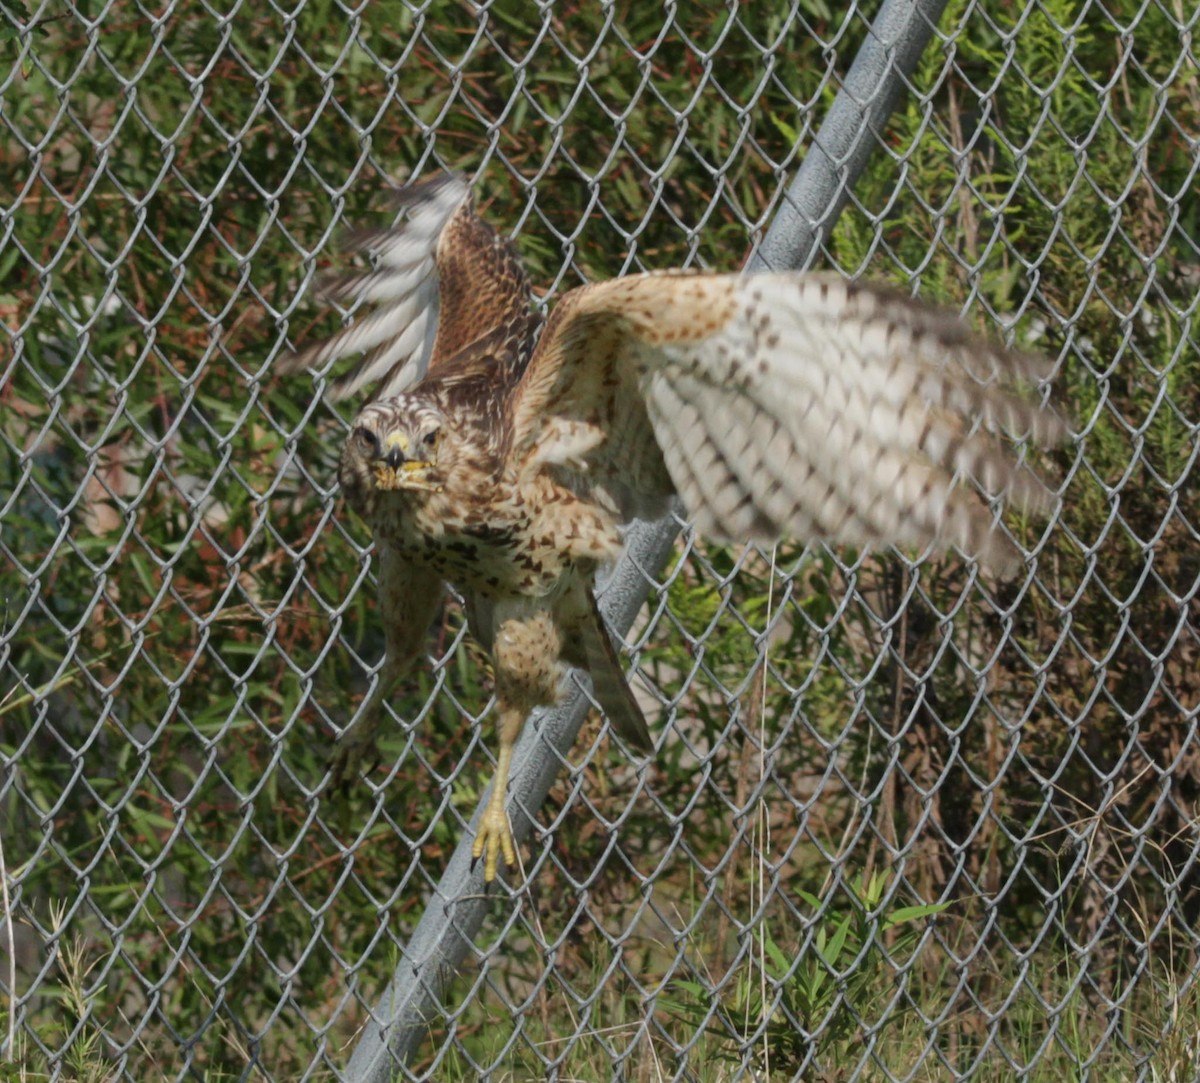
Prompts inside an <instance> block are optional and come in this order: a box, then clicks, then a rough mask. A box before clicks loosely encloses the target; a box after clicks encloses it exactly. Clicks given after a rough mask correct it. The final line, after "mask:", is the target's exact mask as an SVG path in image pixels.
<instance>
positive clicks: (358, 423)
mask: <svg viewBox="0 0 1200 1083" xmlns="http://www.w3.org/2000/svg"><path fill="white" fill-rule="evenodd" d="M445 423H446V419H445V417H444V416H443V415H442V412H441V411H440V410H439V409H438V408H437V407H436V406H434V405H433V404H432V403H430V402H429V401H428V400H426V399H422V398H418V397H417V396H414V395H397V396H396V397H395V398H392V399H386V400H385V401H383V402H375V403H372V404H371V405H370V406H368V407H366V408H365V409H364V410H363V411H362V412H361V413H359V415H358V417H356V418H355V419H354V425H353V427H352V428H351V430H350V436H349V438H348V439H347V440H346V445H345V447H344V448H343V449H342V465H341V469H340V470H339V471H338V479H339V480H340V481H341V483H342V488H343V489H344V490H345V492H346V495H347V496H348V497H350V499H351V501H352V502H356V498H359V499H361V500H366V501H368V502H369V496H370V495H373V494H374V493H377V492H379V491H381V490H382V491H394V490H401V491H408V492H434V493H436V492H440V491H441V489H442V487H443V485H444V484H445V477H446V467H447V466H448V465H449V464H448V463H447V462H446V458H447V456H446V447H445V442H444V440H443V436H444V435H445V432H446V430H445Z"/></svg>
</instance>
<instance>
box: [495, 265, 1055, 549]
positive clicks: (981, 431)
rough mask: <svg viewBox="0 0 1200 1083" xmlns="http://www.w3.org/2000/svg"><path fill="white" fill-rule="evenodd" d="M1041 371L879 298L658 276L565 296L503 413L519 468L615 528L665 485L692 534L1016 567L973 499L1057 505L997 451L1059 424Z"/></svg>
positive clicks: (1044, 438)
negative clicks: (605, 509)
mask: <svg viewBox="0 0 1200 1083" xmlns="http://www.w3.org/2000/svg"><path fill="white" fill-rule="evenodd" d="M1043 372H1044V365H1043V363H1042V362H1041V361H1040V360H1039V359H1036V358H1032V357H1030V356H1028V355H1025V354H1019V353H1016V352H1013V351H1009V350H1005V349H1003V348H1002V347H999V346H996V345H995V344H993V343H990V342H988V341H987V340H985V339H983V338H981V337H978V336H975V335H972V334H970V333H969V332H968V331H967V330H966V329H965V328H964V326H963V325H962V323H961V322H960V321H959V320H957V319H956V318H954V317H953V316H950V315H948V314H946V313H943V312H940V311H938V310H936V309H933V308H930V307H928V306H926V305H923V304H920V303H917V302H915V301H913V300H911V299H910V298H907V297H903V296H900V295H898V294H896V293H894V292H892V291H890V290H886V289H881V288H876V287H872V286H866V285H857V284H853V283H848V282H845V281H843V280H841V279H839V278H836V277H833V276H826V275H814V274H771V275H753V276H747V277H738V276H733V275H705V274H684V273H669V274H652V275H636V276H631V277H628V278H623V279H617V280H615V281H612V282H607V283H603V284H600V285H595V286H586V287H583V288H582V289H578V290H575V291H572V292H571V293H570V294H568V295H567V296H566V297H564V298H563V300H562V301H561V302H560V304H559V306H558V307H557V308H556V309H555V311H554V314H553V316H552V317H551V320H550V322H549V323H548V324H547V327H546V329H545V331H544V333H543V335H542V338H541V340H540V342H539V344H538V348H537V350H536V351H535V353H534V356H533V358H532V360H531V361H530V364H529V367H528V369H527V371H526V373H525V376H524V378H523V380H522V382H521V384H520V386H519V388H518V391H517V394H516V397H515V400H514V404H513V409H514V413H513V429H514V431H513V444H512V447H513V452H512V454H513V455H514V456H515V459H514V462H515V465H516V466H517V468H518V469H520V470H525V471H531V470H539V469H556V470H558V471H559V472H563V473H565V475H566V476H568V477H572V478H574V479H577V483H578V484H580V485H587V486H590V487H592V488H593V489H595V488H599V489H601V490H604V491H606V492H608V494H609V495H610V497H611V499H612V500H613V502H614V503H615V504H616V505H617V507H618V508H619V509H620V510H621V511H622V512H623V514H625V515H629V514H632V513H633V512H635V511H637V512H638V513H639V514H640V511H638V505H639V502H641V503H642V504H651V505H652V504H654V503H655V502H658V503H660V504H661V501H662V497H663V496H664V495H667V494H669V493H670V492H671V490H672V489H673V490H674V491H675V492H677V493H678V494H679V496H680V497H682V499H683V502H684V503H685V505H686V506H687V508H688V511H689V512H690V514H691V516H692V518H693V521H694V523H695V525H696V527H697V529H699V530H701V531H702V532H705V533H708V534H710V535H714V536H717V537H720V538H726V539H729V540H733V541H747V540H774V539H776V538H779V537H782V536H788V537H796V538H801V539H807V538H824V539H828V540H830V541H840V542H848V543H853V544H858V545H868V544H889V543H895V544H900V545H909V546H914V547H924V546H926V545H930V544H933V545H937V546H941V547H946V546H950V545H954V546H958V547H959V548H960V549H962V550H963V551H964V552H966V553H968V554H969V555H973V556H976V557H978V558H979V559H981V560H982V561H984V562H986V563H990V564H992V565H994V566H998V567H1008V566H1011V565H1012V564H1013V563H1014V561H1015V560H1016V559H1018V557H1019V554H1018V553H1017V552H1016V550H1015V549H1014V547H1013V546H1012V544H1011V542H1009V541H1008V539H1007V537H1006V536H1005V534H1004V532H1003V530H1001V529H999V528H998V525H997V522H996V518H995V516H994V515H993V514H992V513H991V511H990V510H989V508H988V506H987V504H986V503H985V501H984V499H983V498H982V497H981V494H980V490H982V493H983V494H986V495H988V496H997V497H998V496H1003V497H1006V498H1009V499H1012V500H1014V501H1016V502H1018V503H1020V504H1022V505H1024V506H1026V507H1028V508H1030V509H1032V510H1041V509H1045V508H1046V507H1047V506H1048V505H1049V504H1050V503H1051V502H1052V500H1053V497H1052V495H1051V494H1050V493H1049V491H1048V490H1047V489H1046V488H1045V486H1044V485H1043V484H1042V483H1041V481H1039V480H1038V478H1037V477H1036V476H1035V475H1034V474H1033V472H1032V471H1031V470H1030V469H1029V468H1028V466H1026V465H1025V464H1024V462H1023V461H1022V459H1021V458H1019V457H1018V455H1017V454H1016V452H1015V450H1014V447H1013V445H1012V444H1011V442H1009V441H1008V440H1006V438H1005V436H1006V434H1007V435H1008V436H1012V437H1017V438H1023V437H1028V438H1029V439H1030V440H1031V441H1032V442H1034V443H1036V444H1039V445H1048V444H1052V443H1055V442H1057V441H1059V440H1061V439H1062V438H1063V436H1064V435H1065V433H1066V426H1065V424H1064V423H1063V421H1062V420H1061V419H1060V418H1059V417H1058V416H1057V415H1056V414H1055V413H1053V412H1052V411H1051V410H1049V409H1047V408H1045V407H1044V406H1043V405H1041V404H1040V403H1039V402H1038V401H1037V400H1036V399H1033V398H1030V397H1029V396H1028V395H1027V394H1025V393H1023V391H1022V390H1021V387H1020V385H1021V384H1022V383H1024V384H1028V383H1030V382H1032V381H1033V380H1035V379H1036V378H1038V377H1039V376H1040V375H1042V374H1043Z"/></svg>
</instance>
